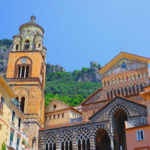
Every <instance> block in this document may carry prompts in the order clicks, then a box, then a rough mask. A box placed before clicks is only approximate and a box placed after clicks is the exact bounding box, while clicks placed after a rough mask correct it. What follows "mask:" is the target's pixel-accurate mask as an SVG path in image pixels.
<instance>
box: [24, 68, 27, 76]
mask: <svg viewBox="0 0 150 150" xmlns="http://www.w3.org/2000/svg"><path fill="white" fill-rule="evenodd" d="M26 70H27V66H24V78H26Z"/></svg>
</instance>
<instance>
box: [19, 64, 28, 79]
mask: <svg viewBox="0 0 150 150" xmlns="http://www.w3.org/2000/svg"><path fill="white" fill-rule="evenodd" d="M28 77H29V66H28V65H23V66H18V78H28Z"/></svg>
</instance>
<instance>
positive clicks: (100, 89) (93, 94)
mask: <svg viewBox="0 0 150 150" xmlns="http://www.w3.org/2000/svg"><path fill="white" fill-rule="evenodd" d="M100 91H102V88H99V89H98V90H96V91H95V92H94V93H92V94H91V95H90V96H89V97H88V98H86V99H85V100H84V101H83V102H82V103H81V105H84V104H85V102H87V101H88V100H89V99H91V98H92V97H93V96H95V95H96V94H97V93H98V92H100Z"/></svg>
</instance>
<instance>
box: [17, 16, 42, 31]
mask: <svg viewBox="0 0 150 150" xmlns="http://www.w3.org/2000/svg"><path fill="white" fill-rule="evenodd" d="M35 21H36V17H35V16H31V18H30V21H29V22H27V23H25V24H23V25H21V26H20V28H19V31H21V29H22V28H23V27H28V26H35V27H38V28H40V29H41V30H42V32H43V33H44V29H43V28H42V27H41V26H40V25H39V24H37V23H36V22H35Z"/></svg>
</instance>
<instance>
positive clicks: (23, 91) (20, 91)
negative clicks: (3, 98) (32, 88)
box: [14, 87, 29, 113]
mask: <svg viewBox="0 0 150 150" xmlns="http://www.w3.org/2000/svg"><path fill="white" fill-rule="evenodd" d="M14 92H15V94H16V97H17V98H18V102H19V103H20V104H21V99H22V97H24V113H27V109H28V98H29V91H28V89H27V88H24V87H15V88H14ZM20 106H21V105H20Z"/></svg>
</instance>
